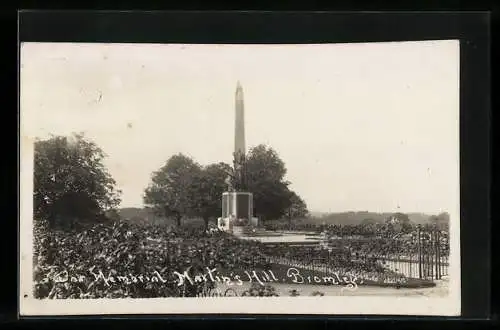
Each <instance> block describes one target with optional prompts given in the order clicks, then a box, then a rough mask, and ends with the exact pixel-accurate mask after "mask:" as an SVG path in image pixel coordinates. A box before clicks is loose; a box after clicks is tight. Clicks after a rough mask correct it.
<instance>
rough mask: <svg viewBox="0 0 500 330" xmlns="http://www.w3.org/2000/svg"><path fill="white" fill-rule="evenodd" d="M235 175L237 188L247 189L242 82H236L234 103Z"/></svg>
mask: <svg viewBox="0 0 500 330" xmlns="http://www.w3.org/2000/svg"><path fill="white" fill-rule="evenodd" d="M234 110H235V114H234V154H233V158H234V160H233V162H234V176H235V180H234V181H235V182H234V184H235V187H234V188H235V189H236V190H240V191H241V190H245V189H246V188H247V187H246V177H245V154H246V149H245V105H244V102H243V88H242V87H241V84H240V82H239V81H238V83H237V84H236V94H235V105H234Z"/></svg>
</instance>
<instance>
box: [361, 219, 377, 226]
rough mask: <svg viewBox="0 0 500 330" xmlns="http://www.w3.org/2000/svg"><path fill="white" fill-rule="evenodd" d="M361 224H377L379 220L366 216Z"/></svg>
mask: <svg viewBox="0 0 500 330" xmlns="http://www.w3.org/2000/svg"><path fill="white" fill-rule="evenodd" d="M361 224H362V225H376V224H377V220H375V219H373V218H365V219H363V220H362V221H361Z"/></svg>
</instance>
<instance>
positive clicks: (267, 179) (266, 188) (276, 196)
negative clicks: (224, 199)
mask: <svg viewBox="0 0 500 330" xmlns="http://www.w3.org/2000/svg"><path fill="white" fill-rule="evenodd" d="M245 169H246V175H247V185H248V191H250V192H252V193H253V197H254V207H255V213H256V215H257V216H258V217H259V218H260V219H262V220H266V219H279V218H281V217H282V216H283V215H285V212H286V210H288V208H289V207H290V206H291V205H292V201H291V200H290V197H291V194H290V190H289V188H288V186H289V182H287V181H286V180H285V175H286V168H285V164H284V162H283V161H282V160H281V159H280V158H279V156H278V154H277V153H276V151H274V150H273V149H272V148H270V147H266V146H265V145H259V146H257V147H255V148H252V149H251V150H250V151H249V153H248V156H247V159H246V168H245Z"/></svg>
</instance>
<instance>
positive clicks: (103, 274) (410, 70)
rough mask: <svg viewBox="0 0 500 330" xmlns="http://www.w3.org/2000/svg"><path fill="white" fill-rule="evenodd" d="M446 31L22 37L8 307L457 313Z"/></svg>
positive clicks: (455, 122) (453, 113) (455, 189)
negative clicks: (185, 38)
mask: <svg viewBox="0 0 500 330" xmlns="http://www.w3.org/2000/svg"><path fill="white" fill-rule="evenodd" d="M459 50H460V45H459V41H458V40H433V41H411V42H410V41H408V42H370V43H369V42H367V43H331V44H302V45H298V44H297V45H294V44H283V45H278V44H276V45H273V44H266V45H264V44H262V45H256V44H255V45H230V44H220V45H215V44H213V45H209V44H145V43H128V44H127V43H62V42H61V43H48V42H47V43H44V42H40V43H36V42H25V43H22V44H21V45H20V64H19V65H20V194H21V198H20V263H21V265H20V297H19V299H20V314H21V315H23V316H36V315H87V314H101V315H106V314H190V313H197V314H199V313H202V314H203V313H206V314H246V313H248V314H356V315H382V314H391V315H443V316H459V315H460V283H461V282H460V200H459V197H460V178H459V76H460V75H459V71H460V70H459V53H460V52H459Z"/></svg>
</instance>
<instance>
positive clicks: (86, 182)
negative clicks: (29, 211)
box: [33, 134, 120, 226]
mask: <svg viewBox="0 0 500 330" xmlns="http://www.w3.org/2000/svg"><path fill="white" fill-rule="evenodd" d="M105 157H106V155H105V154H104V152H103V151H102V149H101V148H99V147H98V146H97V145H96V144H95V143H94V142H92V141H89V140H87V139H86V138H85V137H84V136H83V134H73V135H72V136H70V137H66V136H52V137H51V138H49V139H47V140H37V141H36V142H35V155H34V193H33V202H34V218H35V219H37V220H47V221H48V223H49V225H50V226H65V225H72V224H73V223H74V222H75V221H76V222H88V221H96V220H100V219H103V218H104V214H105V212H106V211H109V210H111V209H113V208H114V207H115V206H117V205H118V204H119V203H120V198H119V195H120V191H119V190H117V189H115V184H116V183H115V180H114V179H113V178H112V177H111V175H110V174H109V173H108V171H107V169H106V168H105V166H104V164H103V160H104V158H105Z"/></svg>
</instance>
